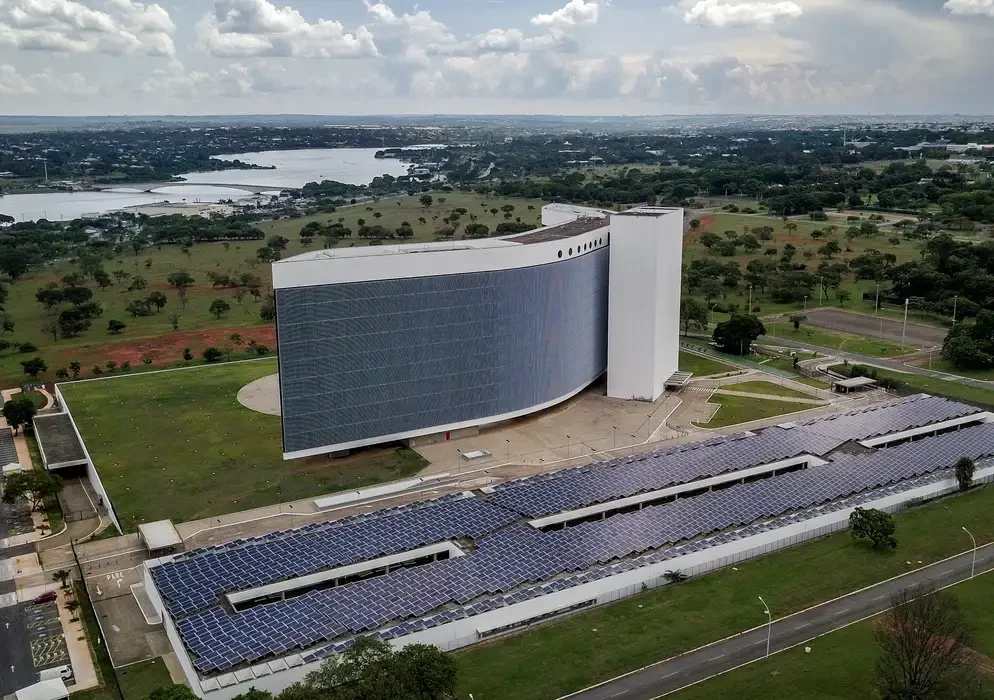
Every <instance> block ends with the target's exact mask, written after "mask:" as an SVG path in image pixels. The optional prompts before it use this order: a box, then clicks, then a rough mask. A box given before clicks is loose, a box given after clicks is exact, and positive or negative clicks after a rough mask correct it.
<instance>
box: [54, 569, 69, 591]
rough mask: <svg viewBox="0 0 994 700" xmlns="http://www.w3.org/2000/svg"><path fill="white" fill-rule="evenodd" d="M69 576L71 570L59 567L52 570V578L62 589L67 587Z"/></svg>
mask: <svg viewBox="0 0 994 700" xmlns="http://www.w3.org/2000/svg"><path fill="white" fill-rule="evenodd" d="M70 576H72V572H71V571H69V569H59V570H58V571H53V572H52V578H54V579H55V580H56V581H57V582H58V584H59V587H60V588H62V589H63V590H65V589H66V588H68V587H69V586H68V585H66V584H67V583H68V581H69V577H70Z"/></svg>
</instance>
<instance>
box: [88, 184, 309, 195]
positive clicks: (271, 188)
mask: <svg viewBox="0 0 994 700" xmlns="http://www.w3.org/2000/svg"><path fill="white" fill-rule="evenodd" d="M173 187H227V188H229V189H232V190H242V191H243V192H251V193H252V194H262V193H263V192H279V191H281V190H287V189H294V188H292V187H285V186H283V185H242V184H231V183H226V182H209V183H208V182H120V183H116V184H106V183H105V184H99V185H95V186H94V189H96V190H100V191H106V190H116V189H129V190H138V191H139V192H153V191H154V190H162V189H168V188H173Z"/></svg>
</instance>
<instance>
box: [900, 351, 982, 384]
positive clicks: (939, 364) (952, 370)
mask: <svg viewBox="0 0 994 700" xmlns="http://www.w3.org/2000/svg"><path fill="white" fill-rule="evenodd" d="M914 364H916V365H917V366H919V367H922V368H924V369H931V370H932V371H934V372H945V373H946V374H958V375H960V376H962V377H970V378H971V379H981V380H983V381H988V382H990V381H994V369H957V368H956V366H955V365H953V363H952V362H948V361H946V360H943V359H942V358H941V357H939V353H935V356H934V357H933V358H932V362H931V363H929V361H928V359H925V360H921V361H919V362H915V363H914Z"/></svg>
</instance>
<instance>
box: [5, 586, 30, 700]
mask: <svg viewBox="0 0 994 700" xmlns="http://www.w3.org/2000/svg"><path fill="white" fill-rule="evenodd" d="M24 610H25V606H24V605H14V606H11V607H9V608H0V696H3V695H9V694H11V693H13V692H14V691H15V690H20V689H21V688H23V687H25V686H28V685H31V684H32V683H37V682H38V671H37V670H36V669H35V667H34V664H33V663H32V661H31V647H30V646H29V644H28V637H27V630H26V628H25V624H26V621H25V619H24Z"/></svg>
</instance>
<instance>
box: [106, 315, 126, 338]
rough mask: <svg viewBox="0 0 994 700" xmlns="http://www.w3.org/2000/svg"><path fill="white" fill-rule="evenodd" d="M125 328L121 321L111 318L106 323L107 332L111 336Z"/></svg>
mask: <svg viewBox="0 0 994 700" xmlns="http://www.w3.org/2000/svg"><path fill="white" fill-rule="evenodd" d="M127 327H128V326H127V324H125V323H124V322H123V321H118V320H116V319H113V318H112V319H111V320H109V321H107V332H108V333H110V334H111V335H117V334H118V333H120V332H121V331H123V330H124V329H125V328H127Z"/></svg>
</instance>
